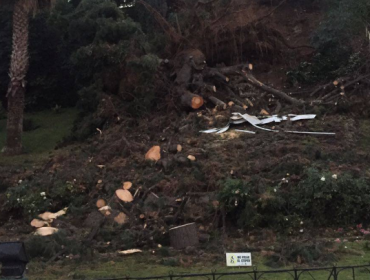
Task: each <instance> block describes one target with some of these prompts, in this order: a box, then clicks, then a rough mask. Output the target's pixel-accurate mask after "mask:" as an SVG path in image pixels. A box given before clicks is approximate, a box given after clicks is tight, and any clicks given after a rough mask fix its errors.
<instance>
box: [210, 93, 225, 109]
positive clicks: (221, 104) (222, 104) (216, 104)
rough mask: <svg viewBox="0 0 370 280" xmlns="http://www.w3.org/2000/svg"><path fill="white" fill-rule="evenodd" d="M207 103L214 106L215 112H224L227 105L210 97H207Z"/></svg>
mask: <svg viewBox="0 0 370 280" xmlns="http://www.w3.org/2000/svg"><path fill="white" fill-rule="evenodd" d="M208 99H209V101H211V102H212V103H213V104H214V105H215V106H216V109H217V110H226V108H227V105H226V103H225V102H223V101H221V100H220V99H218V98H216V97H214V96H210V97H208Z"/></svg>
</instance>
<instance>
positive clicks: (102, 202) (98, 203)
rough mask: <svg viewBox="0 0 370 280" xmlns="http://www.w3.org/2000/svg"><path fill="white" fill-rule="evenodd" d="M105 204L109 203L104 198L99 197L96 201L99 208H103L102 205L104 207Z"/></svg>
mask: <svg viewBox="0 0 370 280" xmlns="http://www.w3.org/2000/svg"><path fill="white" fill-rule="evenodd" d="M105 205H107V203H106V202H105V200H104V199H102V198H101V199H98V200H97V201H96V207H98V209H100V208H102V207H104V206H105Z"/></svg>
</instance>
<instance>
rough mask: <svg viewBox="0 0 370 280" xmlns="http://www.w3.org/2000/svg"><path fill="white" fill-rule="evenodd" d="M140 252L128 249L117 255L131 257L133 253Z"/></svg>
mask: <svg viewBox="0 0 370 280" xmlns="http://www.w3.org/2000/svg"><path fill="white" fill-rule="evenodd" d="M141 252H142V251H141V250H140V249H130V250H125V251H118V254H120V255H131V254H135V253H141Z"/></svg>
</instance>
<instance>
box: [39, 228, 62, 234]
mask: <svg viewBox="0 0 370 280" xmlns="http://www.w3.org/2000/svg"><path fill="white" fill-rule="evenodd" d="M58 231H59V230H58V229H57V228H53V227H41V228H38V229H37V230H36V232H35V235H40V236H48V235H53V234H55V233H57V232H58Z"/></svg>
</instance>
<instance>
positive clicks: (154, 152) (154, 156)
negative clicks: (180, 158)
mask: <svg viewBox="0 0 370 280" xmlns="http://www.w3.org/2000/svg"><path fill="white" fill-rule="evenodd" d="M145 159H146V160H152V161H158V160H160V159H161V147H160V146H153V147H152V148H150V150H149V151H148V152H147V153H146V155H145Z"/></svg>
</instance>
